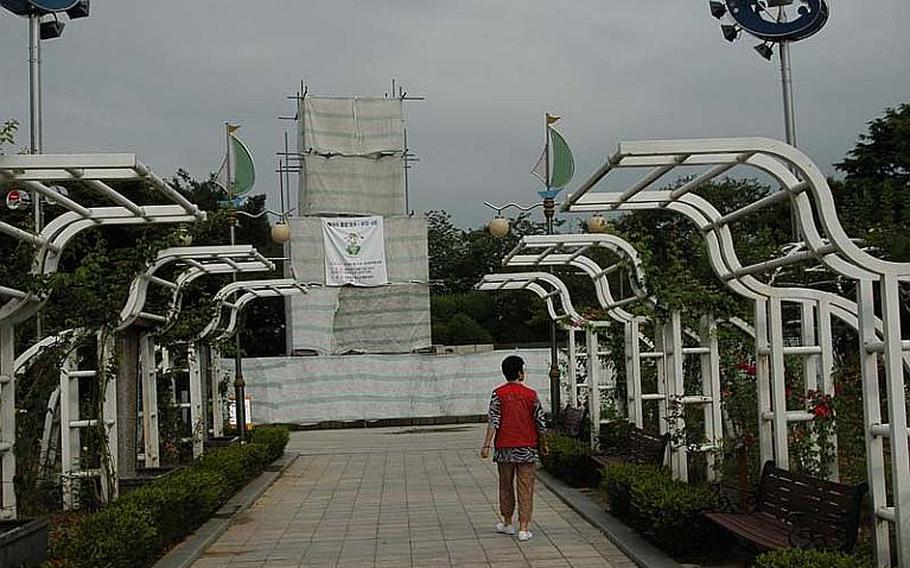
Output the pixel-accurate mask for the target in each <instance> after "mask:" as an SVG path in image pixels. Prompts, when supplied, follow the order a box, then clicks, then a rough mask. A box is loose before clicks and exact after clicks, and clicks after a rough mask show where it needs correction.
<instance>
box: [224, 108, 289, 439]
mask: <svg viewBox="0 0 910 568" xmlns="http://www.w3.org/2000/svg"><path fill="white" fill-rule="evenodd" d="M227 126H228V130H230V125H227ZM228 136H230V133H229V134H228ZM228 142H230V139H229V140H228ZM231 167H232V164H231V152H228V159H227V171H228V180H229V181H228V185H229V189H228V194H229V195H230V196H231V201H232V202H233V189H232V188H233V182H232V181H230V180H231V179H232V178H231V177H230V174H231ZM293 211H294V210H293V209H291V210H289V211H285V212H282V213H278V212H277V211H272V210H271V209H265V210H263V211H261V212H259V213H256V214H252V213H247V212H246V211H240V210H239V209H236V208H235V207H234V206H232V207H231V209H229V210H228V214H227V218H228V226H229V227H230V232H231V245H236V244H237V225H239V224H240V223H239V221H238V219H237V216H238V215H243V216H244V217H250V218H252V219H255V218H257V217H261V216H263V215H266V214H269V213H270V214H272V215H277V216H278V218H279V221H278V222H277V223H276V224H275V225H274V226H272V228H271V237H272V241H273V242H275V243H277V244H280V245H284V244H285V243H287V242H288V240H290V238H291V231H290V227H289V226H288V223H287V216H288V215H290V214H291V213H292V212H293ZM232 276H233V280H234V282H237V273H236V272H234V273H233V274H232ZM238 297H239V294H238ZM237 318H238V320H239V318H240V314H237ZM239 326H240V323H239V321H238V328H239ZM234 350H235V353H234V414H235V416H237V435H238V436H239V437H240V441H241V443H242V442H244V441H245V439H246V380H245V379H244V378H243V357H242V356H241V344H240V329H238V330H237V332H236V333H235V334H234Z"/></svg>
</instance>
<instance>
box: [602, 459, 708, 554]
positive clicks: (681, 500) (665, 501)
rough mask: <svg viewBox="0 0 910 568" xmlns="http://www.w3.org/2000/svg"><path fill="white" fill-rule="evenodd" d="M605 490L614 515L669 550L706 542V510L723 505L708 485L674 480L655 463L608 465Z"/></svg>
mask: <svg viewBox="0 0 910 568" xmlns="http://www.w3.org/2000/svg"><path fill="white" fill-rule="evenodd" d="M601 490H602V491H603V492H604V493H605V494H606V496H607V499H608V501H609V504H610V508H611V511H612V512H613V514H614V515H616V516H617V517H619V518H621V519H623V520H625V521H626V522H627V523H629V524H630V525H631V526H632V527H634V528H635V529H636V530H638V531H639V532H641V533H642V534H644V535H645V536H646V537H647V538H648V539H650V540H651V541H653V542H654V543H655V544H657V545H658V546H659V547H661V548H663V549H664V550H666V551H667V552H670V553H671V554H679V555H686V554H692V553H697V552H699V551H702V550H703V549H704V547H705V546H706V538H707V534H708V532H709V531H708V528H707V527H706V525H705V522H704V520H703V518H702V514H703V513H704V512H705V511H708V510H711V509H715V508H717V507H718V505H719V503H718V498H717V497H716V495H715V494H714V493H712V492H711V491H710V489H708V488H707V487H706V486H700V485H695V484H687V483H683V482H681V481H674V480H673V479H671V478H670V474H669V472H667V471H666V470H663V469H660V468H657V467H655V466H649V465H635V464H619V465H611V466H609V467H606V468H605V469H604V471H603V480H602V482H601Z"/></svg>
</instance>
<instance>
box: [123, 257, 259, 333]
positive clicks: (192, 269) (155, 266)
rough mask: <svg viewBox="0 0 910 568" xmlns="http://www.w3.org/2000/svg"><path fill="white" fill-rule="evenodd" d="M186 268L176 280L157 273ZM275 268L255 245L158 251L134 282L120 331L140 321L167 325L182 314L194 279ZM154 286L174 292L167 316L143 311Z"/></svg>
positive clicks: (124, 310)
mask: <svg viewBox="0 0 910 568" xmlns="http://www.w3.org/2000/svg"><path fill="white" fill-rule="evenodd" d="M174 264H177V265H180V266H184V267H186V269H185V270H184V271H182V272H181V273H180V274H179V275H178V276H177V278H175V279H174V280H173V281H170V280H166V279H164V278H161V277H159V276H157V275H156V273H157V272H158V271H160V270H162V269H163V268H165V267H166V266H168V265H174ZM274 269H275V265H274V263H272V262H271V261H269V260H268V259H266V258H265V257H264V256H262V254H260V253H259V251H257V250H256V249H255V248H254V247H253V246H252V245H216V246H192V247H172V248H168V249H164V250H162V251H159V252H158V256H157V257H156V259H155V261H154V262H152V263H150V264H149V266H148V268H146V270H145V272H143V273H142V274H140V275H138V276H137V277H136V278H134V279H133V282H132V283H131V284H130V293H129V296H128V298H127V301H126V305H125V306H124V307H123V309H122V310H121V312H120V325H119V326H118V329H125V328H126V327H128V326H130V325H132V324H133V323H135V322H136V321H137V320H139V319H145V320H150V321H153V322H158V323H162V324H164V323H167V322H168V321H169V320H172V319H174V317H175V316H176V315H177V312H178V311H179V306H180V298H181V292H182V291H183V289H184V287H185V286H186V285H187V284H189V283H190V282H192V281H193V280H195V279H197V278H199V277H200V276H204V275H207V274H234V273H239V272H263V271H271V270H274ZM151 284H157V285H159V286H164V287H165V288H168V289H170V290H172V291H173V294H172V295H171V302H170V306H169V308H168V313H167V314H166V315H160V314H152V313H148V312H145V311H143V310H144V307H145V302H146V299H147V297H148V290H149V286H150V285H151Z"/></svg>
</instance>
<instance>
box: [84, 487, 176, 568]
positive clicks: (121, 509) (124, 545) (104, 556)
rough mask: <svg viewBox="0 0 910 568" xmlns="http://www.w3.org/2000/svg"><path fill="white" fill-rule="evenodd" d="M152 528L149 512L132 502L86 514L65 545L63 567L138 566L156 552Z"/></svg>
mask: <svg viewBox="0 0 910 568" xmlns="http://www.w3.org/2000/svg"><path fill="white" fill-rule="evenodd" d="M155 525H156V523H155V519H154V518H153V517H152V513H151V511H149V510H148V509H144V508H142V507H141V506H140V505H139V504H138V503H132V502H130V503H123V504H122V505H118V506H113V505H112V506H110V507H108V508H106V509H102V510H100V511H98V512H97V513H94V514H91V515H88V516H87V517H86V518H85V520H84V521H83V522H82V524H81V525H80V526H79V527H78V528H77V529H76V530H75V531H74V534H73V535H72V538H71V540H70V541H69V543H68V546H67V550H66V561H67V566H71V567H72V568H100V567H102V566H103V567H108V566H110V567H114V566H123V567H126V566H142V565H144V564H145V563H147V562H148V561H149V559H151V558H154V557H155V556H157V552H158V550H159V549H160V543H161V539H160V536H159V534H158V530H157V529H156V526H155Z"/></svg>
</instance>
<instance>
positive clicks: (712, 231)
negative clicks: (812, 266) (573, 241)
mask: <svg viewBox="0 0 910 568" xmlns="http://www.w3.org/2000/svg"><path fill="white" fill-rule="evenodd" d="M692 165H698V166H707V167H708V169H707V170H706V171H703V172H702V173H700V174H699V175H697V176H696V177H694V178H693V179H691V180H690V181H688V182H686V183H684V184H683V185H682V186H680V187H678V188H677V189H675V190H673V191H666V192H653V191H652V192H646V193H642V192H645V190H646V189H648V188H649V187H650V186H652V185H653V184H654V183H655V182H656V181H657V180H658V179H660V178H661V177H663V176H664V175H666V174H667V173H669V172H670V171H672V170H673V169H675V168H677V167H680V166H692ZM737 165H746V166H750V167H753V168H755V169H758V170H760V171H762V172H763V173H766V174H768V175H770V176H772V177H773V178H774V179H775V180H776V181H778V183H779V184H780V188H781V189H780V191H776V192H773V193H771V194H769V195H767V196H765V197H763V198H761V199H759V200H757V201H756V202H754V203H752V204H750V205H748V206H746V207H743V208H741V209H738V210H735V211H731V212H729V213H726V214H723V215H721V214H720V213H719V212H718V211H717V209H716V208H714V207H713V206H712V207H710V209H709V208H708V207H706V205H708V206H710V205H711V204H709V203H707V201H706V200H704V199H702V198H700V197H697V196H695V195H693V194H692V191H694V190H695V189H697V188H698V187H700V186H701V185H703V184H705V183H708V182H710V181H712V180H713V179H715V178H716V177H717V176H720V175H722V174H724V173H726V172H727V171H729V170H730V169H732V168H733V167H735V166H737ZM618 167H653V168H654V169H653V170H652V171H651V173H650V174H648V175H646V176H645V177H644V178H642V180H641V181H640V182H638V183H636V184H634V185H632V186H631V187H629V188H628V189H626V190H625V191H624V192H622V193H621V194H618V195H617V194H615V193H613V194H606V195H605V194H588V192H589V191H590V190H591V189H592V188H593V187H594V186H595V185H596V184H597V183H599V182H600V180H601V179H602V178H603V177H604V176H605V175H607V173H609V172H610V171H611V170H613V169H614V168H618ZM639 194H641V195H639ZM783 201H789V202H790V204H791V207H793V208H794V210H795V211H796V213H797V221H798V223H799V226H800V230H801V235H802V239H803V242H802V244H801V245H802V246H801V247H799V248H797V249H796V250H794V251H792V252H791V254H788V255H786V256H783V257H778V258H773V259H770V260H766V261H763V262H759V263H756V264H754V265H749V266H742V265H741V264H740V263H739V260H738V259H737V257H736V254H735V250H734V248H733V242H732V237H731V232H730V225H731V224H733V223H735V222H736V221H737V220H739V219H741V218H743V217H745V216H747V215H750V214H754V213H756V212H759V211H761V210H762V209H763V208H765V207H767V206H769V205H772V204H774V203H778V202H783ZM658 207H662V208H666V209H671V210H674V209H675V210H677V211H679V212H681V213H683V214H686V215H688V216H690V218H693V219H695V220H696V222H697V223H700V226H701V228H702V231H703V233H704V234H705V236H706V238H707V240H708V244H709V253H710V254H711V256H712V266H714V268H715V270H716V271H717V272H718V274H719V276H720V277H721V278H722V279H723V280H724V281H725V282H727V283H728V284H730V287H731V289H734V290H735V291H737V292H739V293H742V294H743V295H745V296H747V297H750V296H751V297H752V298H753V299H755V303H756V324H757V325H756V328H757V331H758V333H759V340H758V345H759V348H760V351H761V352H762V353H763V354H764V355H765V357H761V358H759V365H758V371H759V373H760V377H759V378H760V380H761V379H762V377H761V375H762V374H764V376H767V374H768V370H769V369H768V368H767V367H768V366H770V375H771V377H770V378H771V380H770V384H771V389H770V391H771V392H770V393H767V392H762V390H763V389H760V397H763V398H766V399H769V400H762V401H761V402H762V404H763V407H771V411H770V414H771V415H770V416H768V414H769V412H762V415H763V417H766V418H770V419H771V435H770V436H768V435H766V436H765V439H766V440H768V439H773V442H774V443H773V452H774V456H775V458H778V460H779V461H781V460H782V461H783V464H784V465H785V464H786V460H787V457H786V452H785V448H786V422H787V421H788V418H789V413H787V412H774V411H773V409H775V408H776V409H780V410H786V399H785V395H784V394H783V390H784V389H783V384H782V380H783V370H784V369H783V356H784V355H785V354H787V353H786V350H787V349H788V348H787V347H785V346H784V345H783V333H782V323H781V301H783V300H794V301H798V300H799V299H801V298H802V299H804V300H807V301H810V302H814V303H815V304H814V305H812V307H813V308H815V310H817V314H818V316H819V317H818V319H817V323H816V320H815V318H814V317H812V316H811V315H807V312H809V310H804V311H803V314H804V315H803V326H802V327H803V335H804V337H803V340H804V345H802V346H800V348H801V349H802V350H803V351H802V352H799V351H792V350H794V349H799V348H792V347H791V348H789V349H791V353H794V354H800V355H810V356H812V355H822V357H821V359H822V361H821V363H820V366H821V373H820V375H821V379H822V381H823V383H824V384H823V389H824V390H825V391H826V392H827V391H828V390H829V389H830V388H831V381H830V368H831V364H832V360H831V359H830V358H829V357H825V349H824V345H825V340H826V339H827V337H826V335H828V337H829V336H830V335H829V334H830V318H829V317H827V316H828V313H830V314H831V315H835V316H837V317H840V316H844V317H842V318H841V319H844V320H845V321H846V322H847V323H848V324H850V323H851V322H855V327H856V328H857V329H858V332H859V336H860V356H861V359H862V362H863V364H862V370H863V382H864V396H863V402H864V412H865V419H866V423H867V431H866V441H867V454H868V459H867V463H868V476H869V483H870V487H871V493H872V502H873V509H874V515H875V519H876V530H875V541H876V550H877V560H878V563H879V565H881V566H887V565H889V564H890V543H889V536H888V535H889V527H890V525H893V526H894V528H895V534H896V541H897V549H898V550H897V557H898V562H899V563H900V564H901V565H904V564H907V563H910V448H908V430H907V413H906V405H905V400H904V395H903V393H904V384H905V380H904V367H906V365H907V358H906V353H905V352H906V351H908V350H910V342H908V341H904V340H903V338H902V337H901V331H900V330H901V326H900V323H901V322H900V298H899V286H900V282H904V281H908V280H910V264H908V263H896V262H890V261H886V260H882V259H879V258H876V257H874V256H872V255H870V254H869V253H867V252H866V251H864V250H863V249H862V248H861V247H860V246H859V245H857V243H856V242H854V241H853V240H851V239H850V238H849V237H848V236H847V234H846V232H845V231H844V230H843V227H842V226H841V224H840V221H839V219H838V217H837V213H836V210H835V206H834V199H833V197H832V195H831V190H830V188H829V187H828V184H827V181H826V180H825V177H824V175H823V173H822V172H821V171H820V170H819V169H818V167H817V166H815V164H813V163H812V161H811V160H810V159H809V158H808V157H807V156H806V155H805V154H803V153H802V152H800V151H799V150H797V149H796V148H793V147H790V146H788V145H786V144H784V143H781V142H778V141H774V140H768V139H761V138H743V139H719V140H678V141H646V142H629V143H623V144H620V147H619V151H618V152H617V153H616V154H615V155H613V156H612V157H611V158H610V159H609V160H608V162H607V163H606V164H605V165H604V166H603V167H601V168H600V169H599V170H598V171H597V172H596V173H595V174H594V175H593V176H592V177H591V178H590V179H589V180H587V181H586V182H585V183H584V184H582V186H581V188H579V190H577V191H576V192H575V193H574V194H573V195H572V196H570V197H569V198H568V200H567V202H566V203H565V204H564V205H563V210H571V211H590V210H603V209H625V210H630V209H653V208H658ZM706 213H707V214H706ZM808 260H818V261H820V262H821V263H822V264H823V265H825V266H826V267H827V268H829V269H831V270H833V271H834V272H836V273H837V274H840V275H843V276H845V277H847V278H851V279H853V280H855V281H856V282H857V284H858V286H857V302H856V304H854V305H853V306H852V307H853V309H852V310H850V309H849V306H843V305H842V303H840V304H841V305H839V300H838V299H836V298H839V297H837V296H836V295H833V294H828V295H824V296H815V295H814V294H813V293H815V292H817V291H806V290H804V289H798V288H795V289H794V288H788V289H777V288H773V287H769V286H767V285H764V284H762V283H761V282H760V281H759V280H757V279H755V278H754V277H753V275H756V274H759V273H761V272H765V271H768V270H773V269H777V268H781V267H785V266H792V265H794V264H796V263H798V262H804V261H808ZM876 283H877V284H878V286H879V288H880V297H881V309H880V312H881V314H882V320H881V322H880V327H879V325H878V323H879V322H876V318H875V308H876V302H875V296H874V284H876ZM822 294H824V293H822ZM813 296H814V297H813ZM832 296H833V297H832ZM839 311H840V312H842V313H838V312H839ZM813 327H816V328H817V329H818V331H819V337H818V338H817V341H818V345H809V344H806V340H807V339H811V335H812V332H814V330H813V329H812V328H813ZM877 328H878V329H877ZM807 336H809V337H807ZM879 356H881V358H882V360H883V368H884V371H885V373H884V374H885V384H884V392H885V393H886V399H887V414H888V417H889V420H888V423H884V422H883V419H882V414H883V413H882V401H881V398H880V389H881V385H880V382H879V377H878V359H879ZM825 359H827V360H825ZM797 418H798V417H797ZM763 430H765V428H763ZM885 437H888V438H890V441H891V444H890V448H889V449H890V453H891V470H892V471H891V473H892V475H891V478H892V481H891V492H890V493H891V494H892V495H893V498H892V499H891V500H890V501H889V499H888V496H887V495H888V481H887V479H886V476H885V471H884V468H885V459H884V452H885V445H884V442H883V439H884V438H885ZM767 446H768V444H767V442H765V444H764V445H763V453H767V452H768V450H770V449H772V448H769V447H767ZM779 465H780V464H779Z"/></svg>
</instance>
